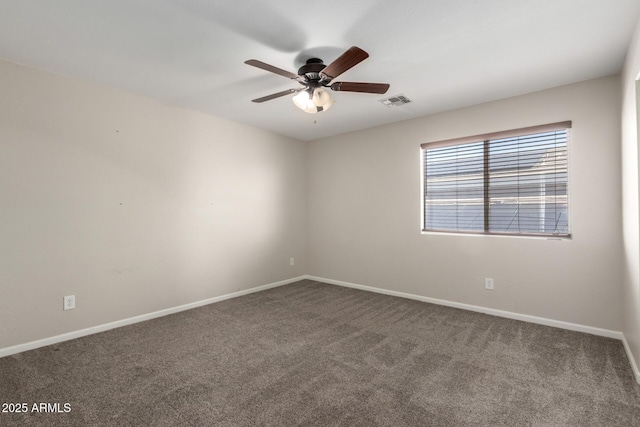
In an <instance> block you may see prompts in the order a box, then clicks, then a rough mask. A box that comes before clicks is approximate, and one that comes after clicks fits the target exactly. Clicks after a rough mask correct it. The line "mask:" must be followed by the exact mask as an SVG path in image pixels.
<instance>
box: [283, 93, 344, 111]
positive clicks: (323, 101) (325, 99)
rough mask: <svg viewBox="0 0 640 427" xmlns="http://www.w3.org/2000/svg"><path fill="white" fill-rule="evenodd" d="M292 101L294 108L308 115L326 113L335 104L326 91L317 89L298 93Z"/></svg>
mask: <svg viewBox="0 0 640 427" xmlns="http://www.w3.org/2000/svg"><path fill="white" fill-rule="evenodd" d="M292 100H293V103H294V104H295V105H296V107H298V108H299V109H301V110H302V111H304V112H305V113H309V114H315V113H319V112H320V111H327V110H328V109H329V108H330V107H331V106H332V105H333V104H334V103H335V102H336V101H335V100H334V99H333V98H331V96H329V94H328V93H327V91H326V90H324V89H321V88H319V87H317V88H315V89H311V88H309V89H305V90H303V91H300V92H298V94H297V95H295V96H294V97H293V98H292Z"/></svg>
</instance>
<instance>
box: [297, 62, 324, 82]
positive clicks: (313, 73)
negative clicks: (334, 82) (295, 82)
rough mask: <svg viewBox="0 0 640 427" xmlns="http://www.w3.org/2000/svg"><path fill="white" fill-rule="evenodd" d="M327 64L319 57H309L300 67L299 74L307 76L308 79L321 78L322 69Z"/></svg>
mask: <svg viewBox="0 0 640 427" xmlns="http://www.w3.org/2000/svg"><path fill="white" fill-rule="evenodd" d="M325 68H326V65H325V64H324V63H323V62H322V59H319V58H310V59H307V63H306V64H305V65H303V66H302V67H300V68H299V69H298V75H300V76H305V77H306V78H307V80H320V71H322V70H324V69H325Z"/></svg>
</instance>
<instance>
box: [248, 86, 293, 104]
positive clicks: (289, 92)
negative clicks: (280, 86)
mask: <svg viewBox="0 0 640 427" xmlns="http://www.w3.org/2000/svg"><path fill="white" fill-rule="evenodd" d="M301 90H304V88H300V89H287V90H283V91H282V92H278V93H272V94H271V95H267V96H263V97H262V98H256V99H252V100H251V102H265V101H271V100H272V99H276V98H280V97H281V96H285V95H289V94H292V93H296V92H300V91H301Z"/></svg>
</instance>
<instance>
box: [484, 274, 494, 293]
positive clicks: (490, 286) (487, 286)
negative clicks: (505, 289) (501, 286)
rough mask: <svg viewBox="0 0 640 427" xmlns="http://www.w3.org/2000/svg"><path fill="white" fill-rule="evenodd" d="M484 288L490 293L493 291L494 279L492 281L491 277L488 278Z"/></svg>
mask: <svg viewBox="0 0 640 427" xmlns="http://www.w3.org/2000/svg"><path fill="white" fill-rule="evenodd" d="M484 288H485V289H488V290H490V291H492V290H493V279H492V278H490V277H486V278H485V279H484Z"/></svg>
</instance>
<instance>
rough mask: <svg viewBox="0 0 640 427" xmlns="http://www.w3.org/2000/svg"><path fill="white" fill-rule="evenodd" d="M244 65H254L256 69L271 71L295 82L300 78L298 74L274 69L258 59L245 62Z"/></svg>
mask: <svg viewBox="0 0 640 427" xmlns="http://www.w3.org/2000/svg"><path fill="white" fill-rule="evenodd" d="M244 63H245V64H247V65H252V66H254V67H257V68H260V69H262V70H266V71H270V72H272V73H275V74H279V75H281V76H284V77H288V78H290V79H293V80H295V79H297V78H298V77H299V76H298V75H297V74H293V73H291V72H289V71H287V70H283V69H281V68H278V67H274V66H273V65H269V64H266V63H264V62H262V61H258V60H257V59H249V60H247V61H244Z"/></svg>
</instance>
